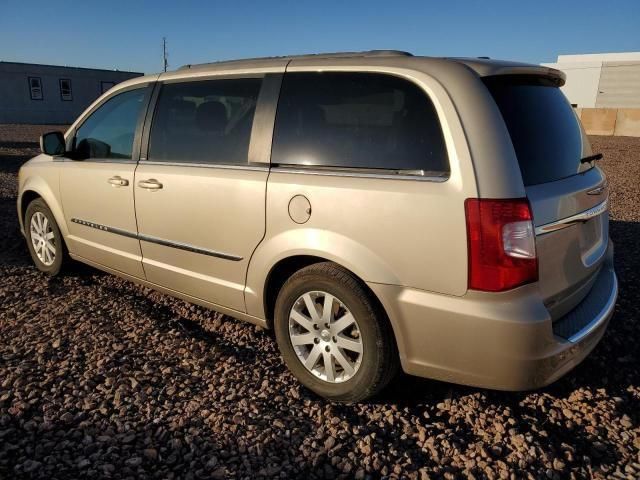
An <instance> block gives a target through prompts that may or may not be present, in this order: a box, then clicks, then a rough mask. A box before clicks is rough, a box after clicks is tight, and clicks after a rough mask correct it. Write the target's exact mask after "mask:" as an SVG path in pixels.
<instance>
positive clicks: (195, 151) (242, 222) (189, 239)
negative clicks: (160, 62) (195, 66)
mask: <svg viewBox="0 0 640 480" xmlns="http://www.w3.org/2000/svg"><path fill="white" fill-rule="evenodd" d="M261 84H262V78H234V79H229V78H227V79H215V80H197V81H182V82H173V83H165V84H164V85H163V86H162V88H161V90H160V93H159V96H158V100H157V103H156V107H155V112H154V115H153V121H152V123H151V127H150V132H149V135H148V136H149V143H148V153H147V158H146V159H144V160H142V159H141V162H140V164H139V166H138V169H137V170H136V175H135V189H134V190H135V191H134V194H135V202H136V215H137V220H138V230H139V238H140V243H141V246H142V256H143V266H144V270H145V273H146V277H147V280H149V281H151V282H153V283H156V284H159V285H162V286H164V287H168V288H170V289H172V290H175V291H177V292H182V293H185V294H187V295H191V296H193V297H196V298H199V299H202V300H205V301H208V302H212V303H215V304H219V305H222V306H224V307H227V308H231V309H234V310H238V311H244V310H245V306H244V285H245V277H246V271H247V265H248V262H249V259H250V257H251V254H252V253H253V251H254V250H255V248H256V246H257V245H258V243H259V242H260V241H261V239H262V238H263V236H264V231H265V189H266V182H267V176H268V174H269V170H268V165H265V164H263V165H256V164H253V165H252V164H250V163H249V161H248V151H249V144H250V141H251V135H252V129H253V123H254V117H255V112H256V105H257V103H258V95H259V92H260V88H261Z"/></svg>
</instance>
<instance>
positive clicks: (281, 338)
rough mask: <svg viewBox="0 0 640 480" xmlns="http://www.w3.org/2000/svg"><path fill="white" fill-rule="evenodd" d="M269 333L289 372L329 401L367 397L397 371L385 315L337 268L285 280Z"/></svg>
mask: <svg viewBox="0 0 640 480" xmlns="http://www.w3.org/2000/svg"><path fill="white" fill-rule="evenodd" d="M274 327H275V333H276V339H277V341H278V346H279V347H280V351H281V353H282V356H283V358H284V361H285V363H286V364H287V366H288V367H289V369H290V370H291V371H292V372H293V374H294V375H295V376H296V377H297V378H298V380H300V382H301V383H302V384H304V385H305V386H306V387H308V388H309V389H311V390H313V391H314V392H316V393H317V394H319V395H321V396H323V397H326V398H328V399H330V400H335V401H340V402H356V401H360V400H364V399H366V398H368V397H371V396H373V395H375V394H376V393H378V392H379V391H380V390H382V388H384V387H385V385H387V383H388V382H389V381H390V380H391V378H393V376H394V374H395V373H396V371H397V369H398V354H397V350H396V346H395V340H394V336H393V333H392V331H391V328H390V326H389V323H388V320H387V318H386V315H385V314H384V312H383V311H382V310H381V308H380V306H379V305H378V304H377V302H375V301H374V299H372V298H371V294H370V293H369V292H368V291H367V290H366V289H365V286H364V285H363V283H362V282H361V281H360V280H359V279H358V278H356V277H355V276H354V275H353V274H351V273H350V272H349V271H347V270H345V269H343V268H341V267H339V266H338V265H336V264H333V263H329V262H326V263H317V264H314V265H310V266H308V267H306V268H303V269H302V270H299V271H298V272H296V273H295V274H293V275H292V276H291V278H289V280H287V282H286V283H285V284H284V286H283V287H282V289H281V290H280V293H279V295H278V299H277V301H276V308H275V318H274Z"/></svg>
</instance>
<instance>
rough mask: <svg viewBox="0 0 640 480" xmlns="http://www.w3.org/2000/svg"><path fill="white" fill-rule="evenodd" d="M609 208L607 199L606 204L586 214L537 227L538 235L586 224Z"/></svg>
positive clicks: (581, 213)
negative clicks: (581, 223)
mask: <svg viewBox="0 0 640 480" xmlns="http://www.w3.org/2000/svg"><path fill="white" fill-rule="evenodd" d="M608 207H609V199H606V200H605V201H604V202H602V203H599V204H598V205H596V206H595V207H591V208H590V209H588V210H585V211H584V212H580V213H577V214H575V215H572V216H570V217H567V218H563V219H561V220H558V221H555V222H551V223H547V224H545V225H540V226H539V227H536V235H544V234H545V233H551V232H555V231H556V230H561V229H563V228H567V227H570V226H571V225H574V224H576V223H580V222H586V221H588V220H591V219H592V218H593V217H597V216H598V215H600V214H602V213H604V212H606V211H607V208H608Z"/></svg>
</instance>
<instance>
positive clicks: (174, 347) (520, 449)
mask: <svg viewBox="0 0 640 480" xmlns="http://www.w3.org/2000/svg"><path fill="white" fill-rule="evenodd" d="M51 128H52V127H41V126H38V127H27V126H19V127H17V126H0V275H1V276H0V478H3V479H5V478H6V479H13V478H42V479H54V478H123V479H124V478H130V479H133V478H136V479H137V478H149V479H151V478H157V479H161V478H162V479H171V478H185V479H204V478H214V479H215V478H251V479H253V478H336V477H338V478H378V477H392V478H419V479H426V478H489V479H492V478H504V479H510V478H532V479H533V478H536V479H537V478H550V479H564V478H590V477H595V478H629V479H637V478H640V453H639V451H640V425H639V423H640V363H639V362H640V348H639V347H638V345H639V344H640V322H639V319H638V317H639V313H640V312H639V309H640V138H625V137H618V138H609V137H593V138H592V142H593V145H594V151H601V152H603V153H604V154H605V160H604V161H602V162H601V164H602V167H603V168H604V170H605V171H606V173H607V175H608V176H609V179H610V183H611V219H612V221H611V237H612V239H613V242H614V243H615V246H616V269H617V272H618V275H619V280H620V297H619V300H618V304H617V306H616V313H615V316H614V318H613V319H612V322H611V326H610V328H609V330H608V332H607V333H606V335H605V337H604V339H603V341H602V342H601V343H600V345H599V346H598V347H597V348H596V349H595V351H594V352H593V353H592V354H591V355H590V356H589V357H588V358H587V359H586V360H585V361H584V362H583V363H582V364H581V365H580V366H579V367H578V368H576V369H575V370H574V371H572V372H570V373H569V374H567V375H566V376H565V377H564V378H562V379H561V380H559V381H558V382H556V383H555V384H553V385H551V386H549V387H547V388H544V389H542V390H538V391H534V392H528V393H501V392H494V391H488V390H482V389H475V388H469V387H461V386H456V385H451V384H446V383H440V382H435V381H429V380H424V379H418V378H411V377H408V376H400V377H399V378H398V379H397V380H395V382H394V383H393V385H392V386H391V387H390V388H388V389H387V390H386V391H385V392H384V394H383V395H382V396H381V397H379V398H377V399H375V400H373V401H370V402H365V403H360V404H356V405H349V406H345V405H336V404H331V403H329V402H326V401H324V400H322V399H320V398H318V397H317V396H315V395H313V394H311V393H310V392H308V391H307V390H305V389H304V388H302V387H300V386H299V384H298V383H297V382H296V380H295V379H294V378H293V377H292V376H291V375H290V374H289V373H288V372H287V369H286V368H285V366H284V365H283V363H282V361H281V359H280V356H279V355H278V351H277V348H276V344H275V341H274V340H273V338H272V336H271V334H270V333H269V332H267V331H264V330H261V329H258V328H256V327H254V326H252V325H248V324H244V323H241V322H239V321H236V320H233V319H231V318H228V317H225V316H222V315H219V314H216V313H214V312H211V311H208V310H205V309H203V308H200V307H196V306H193V305H189V304H187V303H184V302H182V301H179V300H175V299H173V298H170V297H167V296H164V295H162V294H159V293H156V292H153V291H151V290H149V289H145V288H142V287H139V286H136V285H134V284H132V283H130V282H127V281H124V280H120V279H118V278H116V277H113V276H110V275H107V274H103V273H101V272H98V271H96V270H93V269H91V268H89V267H83V266H80V265H77V266H75V267H74V268H73V269H71V271H69V272H67V273H66V274H65V275H63V276H61V277H58V278H54V279H49V278H47V277H45V276H43V275H42V274H40V273H39V272H38V271H36V269H35V268H34V267H33V266H32V264H31V261H30V258H29V255H28V252H27V248H26V246H25V243H24V240H23V239H22V237H21V236H20V233H19V231H18V223H17V219H16V211H15V197H16V180H17V171H18V168H19V166H20V165H21V164H22V163H23V162H24V161H25V160H26V159H28V158H29V157H30V156H32V155H34V154H35V153H36V152H37V138H38V135H39V134H40V133H42V132H43V131H46V130H50V129H51ZM53 128H55V127H53Z"/></svg>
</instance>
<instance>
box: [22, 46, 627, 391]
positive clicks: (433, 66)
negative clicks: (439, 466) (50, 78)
mask: <svg viewBox="0 0 640 480" xmlns="http://www.w3.org/2000/svg"><path fill="white" fill-rule="evenodd" d="M564 81H565V77H564V75H563V74H562V73H561V72H560V71H558V70H554V69H551V68H546V67H541V66H537V65H528V64H521V63H514V62H504V61H495V60H490V59H485V58H428V57H418V56H412V55H410V54H408V53H405V52H398V51H370V52H361V53H339V54H326V55H304V56H295V57H282V58H266V59H252V60H241V61H229V62H219V63H211V64H203V65H187V66H185V67H182V68H180V69H178V70H177V71H174V72H167V73H162V74H159V75H149V76H144V77H140V78H135V79H132V80H128V81H126V82H123V83H121V84H119V85H117V86H115V87H113V88H112V89H111V90H110V91H108V92H106V93H105V94H104V95H102V96H101V97H100V98H98V100H96V101H95V102H94V103H93V104H92V105H91V106H90V107H89V108H88V109H87V110H86V111H85V112H84V113H83V114H82V115H81V116H80V117H79V118H78V119H77V120H76V122H75V123H73V125H71V127H70V128H69V129H68V130H67V132H66V133H65V134H64V135H63V134H62V133H61V132H51V133H48V134H46V135H43V136H42V138H41V149H42V154H41V155H39V156H37V157H35V158H33V159H32V160H30V161H28V162H27V163H26V164H25V165H24V166H23V167H22V168H21V170H20V174H19V197H18V218H19V221H20V225H21V228H22V231H23V234H24V236H25V238H26V241H27V245H28V248H29V250H30V253H31V256H32V258H33V261H34V263H35V265H36V266H37V267H38V268H39V269H40V270H42V271H43V272H46V273H48V274H50V275H55V274H57V273H58V272H60V270H61V269H62V268H63V267H64V266H65V263H66V262H67V261H68V259H75V260H78V261H81V262H84V263H87V264H89V265H92V266H94V267H96V268H98V269H101V270H104V271H107V272H110V273H113V274H116V275H119V276H121V277H124V278H125V279H129V280H132V281H134V282H138V283H141V284H143V285H146V286H148V287H152V288H154V289H157V290H159V291H162V292H165V293H167V294H169V295H173V296H176V297H178V298H181V299H184V300H187V301H189V302H193V303H196V304H199V305H203V306H205V307H208V308H211V309H214V310H216V311H219V312H222V313H224V314H227V315H229V316H232V317H235V318H238V319H241V320H245V321H249V322H252V323H254V324H257V325H260V326H262V327H265V328H272V329H273V330H274V332H275V337H276V340H277V343H278V345H279V348H280V351H281V353H282V357H283V359H284V361H285V363H286V364H287V366H288V367H289V369H290V370H291V372H293V374H294V375H295V376H296V377H297V378H298V379H299V380H300V382H302V383H303V384H304V385H306V386H307V387H308V388H310V389H311V390H313V391H314V392H316V393H318V394H320V395H323V396H325V397H327V398H329V399H332V400H335V401H344V402H352V401H358V400H362V399H365V398H367V397H369V396H371V395H374V394H376V393H377V392H379V391H380V390H381V389H382V388H383V387H384V386H385V385H386V384H387V383H388V382H389V380H390V379H391V378H392V377H393V376H394V374H395V373H396V372H397V371H398V369H399V368H402V370H403V371H404V372H406V373H408V374H411V375H418V376H421V377H428V378H432V379H438V380H444V381H448V382H455V383H461V384H467V385H473V386H479V387H487V388H493V389H501V390H524V389H532V388H537V387H540V386H544V385H547V384H549V383H551V382H553V381H555V380H556V379H558V378H559V377H560V376H562V375H563V374H565V373H566V372H567V371H569V370H570V369H571V368H573V367H574V366H575V365H577V364H578V363H579V362H580V361H582V360H583V359H584V357H585V356H586V355H587V354H588V353H589V352H590V351H591V350H592V349H593V348H594V347H595V346H596V344H597V343H598V341H599V340H600V339H601V337H602V336H603V334H604V331H605V328H606V326H607V323H608V321H609V319H610V317H611V316H612V312H613V307H614V305H615V301H616V297H617V281H616V276H615V273H614V270H613V261H612V259H613V245H612V243H611V241H610V240H609V232H608V204H607V202H608V189H607V182H606V179H605V176H604V174H603V172H602V170H600V168H598V166H597V164H596V161H597V160H598V159H599V158H600V157H601V155H599V154H594V153H593V152H592V151H591V148H590V145H589V140H588V139H587V137H586V136H585V134H584V131H583V130H582V128H581V126H580V123H579V121H578V120H577V117H576V115H575V114H574V112H573V110H572V107H571V105H570V104H569V103H568V102H567V100H566V98H565V97H564V95H563V94H562V92H561V91H560V88H559V87H560V86H562V85H563V83H564Z"/></svg>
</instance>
